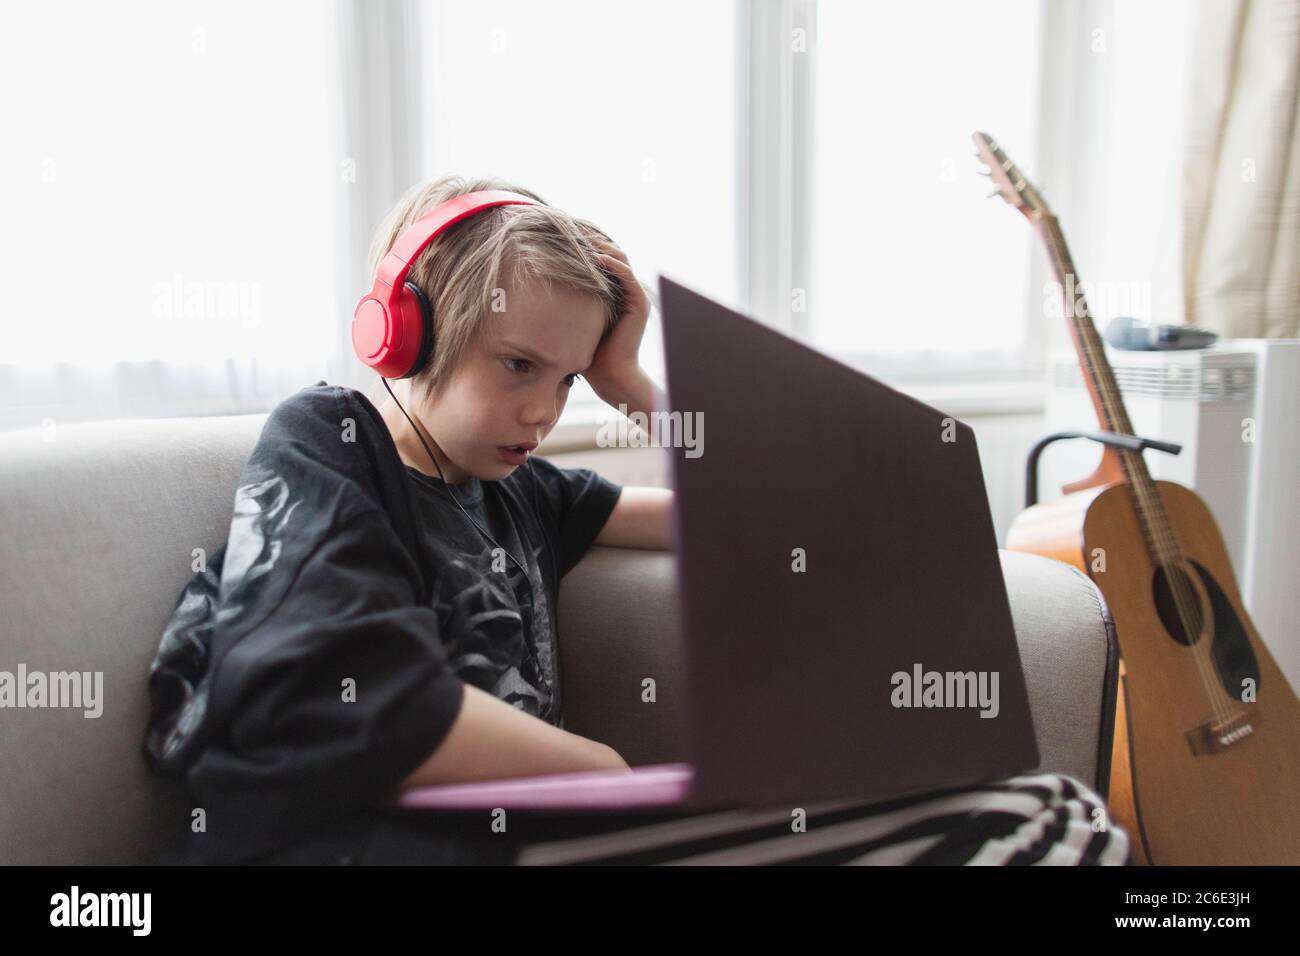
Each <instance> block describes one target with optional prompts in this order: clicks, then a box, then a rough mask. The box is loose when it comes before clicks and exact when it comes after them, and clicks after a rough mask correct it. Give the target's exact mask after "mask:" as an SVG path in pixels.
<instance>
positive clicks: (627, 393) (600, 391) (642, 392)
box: [593, 368, 668, 416]
mask: <svg viewBox="0 0 1300 956" xmlns="http://www.w3.org/2000/svg"><path fill="white" fill-rule="evenodd" d="M593 390H594V391H595V392H596V395H597V396H598V397H599V398H600V400H601V401H603V402H604V403H605V404H607V405H610V406H612V407H613V408H619V406H623V409H622V410H624V414H627V415H632V414H634V413H636V412H641V413H642V414H644V415H646V416H649V414H650V413H651V412H663V411H667V410H668V396H667V394H666V393H665V392H664V390H663V389H661V388H660V387H659V386H658V385H656V384H655V383H654V380H653V379H651V378H650V376H649V375H647V374H646V373H645V372H644V370H642V369H640V368H637V369H636V371H635V372H632V373H630V374H629V375H628V377H627V378H625V379H620V380H617V381H612V382H604V383H601V384H600V387H599V388H596V387H595V386H594V385H593Z"/></svg>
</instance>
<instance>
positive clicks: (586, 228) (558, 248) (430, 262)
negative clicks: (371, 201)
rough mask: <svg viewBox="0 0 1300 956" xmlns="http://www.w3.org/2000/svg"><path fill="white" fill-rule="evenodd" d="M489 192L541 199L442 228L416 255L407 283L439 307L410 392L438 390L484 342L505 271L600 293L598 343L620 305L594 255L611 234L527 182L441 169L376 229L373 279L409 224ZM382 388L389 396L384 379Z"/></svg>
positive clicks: (612, 280) (616, 287)
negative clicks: (598, 241) (429, 350)
mask: <svg viewBox="0 0 1300 956" xmlns="http://www.w3.org/2000/svg"><path fill="white" fill-rule="evenodd" d="M484 189H504V190H509V191H510V192H516V193H522V194H523V195H525V196H527V197H529V198H530V199H535V200H537V202H538V203H540V205H537V206H523V205H514V206H495V207H493V208H491V209H486V210H483V211H482V212H479V213H475V214H474V215H473V216H470V217H468V218H466V219H462V220H461V221H460V222H458V223H456V224H455V225H454V226H450V227H449V228H447V229H444V230H443V231H442V233H440V234H439V235H438V237H437V238H435V239H434V240H433V242H431V243H429V245H427V246H426V247H425V248H424V250H423V251H422V252H421V253H420V254H419V255H418V256H416V258H415V260H414V262H412V264H411V270H410V272H409V273H408V274H407V277H406V278H407V281H408V282H413V283H415V284H416V285H417V286H419V288H420V290H421V291H422V292H424V294H425V296H426V297H427V298H428V300H429V304H430V306H431V307H432V310H433V325H434V329H433V331H434V346H433V357H432V360H431V361H430V362H428V364H427V365H426V367H425V368H423V369H421V370H420V371H419V372H418V373H416V374H415V375H414V376H412V380H411V393H412V396H413V397H418V398H421V399H427V398H428V397H429V396H431V395H434V394H436V393H437V392H438V391H439V389H441V387H442V386H443V385H444V384H445V383H446V381H447V380H448V379H449V378H450V376H451V374H452V372H453V371H454V370H455V369H456V368H457V367H458V366H459V365H460V362H461V360H462V358H463V357H464V356H465V353H466V352H467V351H468V350H469V349H470V348H471V347H472V346H473V345H474V344H475V343H476V342H477V341H478V337H479V335H480V334H481V333H482V331H483V329H484V326H485V324H486V319H487V316H488V315H489V313H490V312H491V306H492V303H493V297H494V295H495V293H496V290H498V289H500V288H502V287H503V286H504V283H505V281H506V279H507V278H511V279H515V280H519V279H532V280H535V281H538V282H540V283H542V284H543V285H544V286H546V287H550V286H551V284H552V283H554V284H555V285H558V286H560V287H562V288H565V289H568V290H571V291H574V292H578V293H584V292H585V293H589V294H591V295H592V296H595V297H596V298H597V299H598V300H599V301H600V303H601V305H602V306H603V307H604V312H605V327H604V330H603V331H602V333H601V338H602V340H603V339H604V337H605V336H606V335H608V334H609V332H610V330H611V329H612V328H613V327H614V325H615V323H616V322H617V321H618V318H619V316H620V315H621V314H622V311H623V291H622V286H621V285H620V283H619V282H618V280H617V278H616V277H615V276H614V275H613V273H612V272H610V271H609V270H608V268H607V267H605V266H604V265H603V264H602V263H601V261H600V260H599V259H597V258H596V255H597V253H598V252H599V251H600V250H598V249H597V247H596V246H595V245H594V244H593V242H592V240H593V238H594V237H600V238H602V239H604V240H605V241H607V242H610V241H612V240H610V239H609V237H608V236H606V235H605V233H604V232H602V231H601V230H600V229H598V228H596V226H594V225H592V224H591V223H589V222H587V221H585V220H582V219H577V218H575V217H573V216H570V215H569V214H568V213H566V212H563V211H562V210H560V209H557V208H555V207H554V206H550V205H547V204H546V203H545V201H544V200H543V199H542V198H541V197H540V196H538V195H537V194H536V193H533V192H531V191H529V190H527V189H524V188H522V187H521V186H516V185H514V184H512V183H508V182H506V181H504V180H502V179H498V178H495V177H493V178H486V179H465V178H462V177H460V176H444V177H443V178H441V179H438V180H435V181H433V182H430V183H427V184H423V185H417V186H415V187H414V188H412V189H411V190H409V191H408V192H407V193H406V195H405V196H403V197H402V198H401V200H399V201H398V203H397V205H396V206H394V207H393V209H392V210H391V211H390V212H389V213H388V215H387V216H385V217H384V220H383V222H381V223H380V225H379V227H378V229H377V230H376V231H375V237H374V241H373V242H372V243H371V246H370V258H369V266H368V270H369V274H370V277H371V281H373V280H374V276H375V273H376V271H377V269H378V267H379V263H380V261H381V260H382V259H383V257H384V256H385V255H386V254H387V252H388V250H389V249H391V248H392V245H393V243H394V242H395V241H396V240H397V237H398V236H399V235H400V234H401V233H402V231H403V230H404V229H406V228H407V227H408V226H410V225H411V224H412V223H413V222H415V221H416V220H417V219H419V218H420V217H421V216H423V215H425V214H426V213H428V212H429V211H430V210H432V209H433V208H434V207H436V206H438V205H439V204H440V203H444V202H446V201H447V200H449V199H454V198H455V197H456V196H461V195H464V194H465V193H469V192H477V191H479V190H484ZM375 384H376V385H377V386H379V392H378V393H377V394H383V388H382V382H378V381H377V382H376V383H375Z"/></svg>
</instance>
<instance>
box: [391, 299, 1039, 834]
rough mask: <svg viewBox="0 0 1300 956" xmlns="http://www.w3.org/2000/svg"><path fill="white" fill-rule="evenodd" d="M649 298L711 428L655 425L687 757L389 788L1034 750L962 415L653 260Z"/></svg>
mask: <svg viewBox="0 0 1300 956" xmlns="http://www.w3.org/2000/svg"><path fill="white" fill-rule="evenodd" d="M659 299H660V311H661V314H662V320H663V342H664V358H665V363H666V379H667V381H666V384H665V390H666V392H667V395H668V400H669V404H670V407H671V409H672V410H673V411H675V412H680V413H682V415H690V416H694V421H695V422H696V423H697V424H698V423H701V422H707V425H708V428H707V430H704V431H701V430H700V429H699V428H697V429H696V431H695V433H694V434H695V435H696V440H695V441H693V442H692V441H690V440H689V439H687V438H686V437H685V436H688V435H689V434H690V433H688V432H686V431H685V430H684V429H681V428H678V429H677V430H676V431H675V432H671V433H670V432H669V431H668V430H667V429H661V430H660V432H659V433H658V437H659V438H660V440H662V441H665V442H668V443H669V444H676V445H678V446H680V447H666V448H665V453H666V454H668V455H669V457H670V459H671V461H672V469H671V470H672V480H673V487H674V489H675V495H674V498H675V503H674V507H675V513H674V543H675V551H676V565H677V587H678V599H679V602H680V603H679V613H680V623H681V631H680V633H681V635H682V641H683V644H682V662H683V666H684V674H685V681H684V685H685V686H684V690H685V694H686V700H685V708H684V718H685V738H684V754H683V756H684V758H685V759H683V760H682V761H681V762H675V763H661V764H654V765H649V766H639V767H634V768H632V770H631V772H629V771H627V770H616V771H609V770H598V771H585V772H577V773H564V774H550V775H544V776H532V777H521V778H515V779H505V780H491V781H478V782H472V783H460V784H444V785H440V786H434V787H424V788H420V789H413V790H408V791H405V792H403V793H402V794H400V795H399V796H398V797H397V798H395V800H394V804H395V805H396V806H399V807H403V808H408V809H421V808H423V809H431V810H473V809H491V808H496V807H502V808H505V809H517V810H551V811H581V810H593V811H597V810H635V809H637V808H645V809H647V810H649V809H661V810H666V811H674V810H676V809H681V810H695V809H699V810H705V809H725V808H736V807H742V806H755V807H761V806H775V805H778V804H783V803H788V802H791V801H800V802H801V803H803V802H809V801H814V800H830V799H837V798H856V800H858V801H862V802H867V801H871V800H874V799H877V798H878V799H879V800H882V801H883V800H887V799H892V798H897V797H903V796H907V795H910V794H914V793H919V792H924V791H929V790H941V789H949V788H954V787H960V786H963V785H968V784H974V783H978V782H980V781H984V780H991V779H997V778H1000V777H1004V776H1008V775H1011V774H1014V773H1018V772H1021V771H1025V770H1028V769H1031V768H1034V767H1036V766H1037V765H1038V763H1039V752H1038V745H1037V741H1036V738H1035V734H1034V727H1033V721H1032V719H1031V715H1030V710H1029V700H1028V694H1027V691H1026V686H1025V680H1024V675H1023V671H1022V669H1021V662H1020V654H1019V649H1018V647H1017V644H1016V637H1015V632H1014V630H1013V627H1012V620H1011V609H1010V605H1009V603H1008V600H1007V593H1006V587H1005V584H1004V581H1003V578H1002V569H1001V562H1000V560H999V557H998V545H997V539H996V535H995V532H994V528H993V520H992V517H991V515H990V513H989V505H988V496H987V494H986V492H985V487H984V478H983V474H982V472H981V469H980V462H979V452H978V448H977V447H976V443H975V435H974V433H973V431H972V430H971V428H970V427H969V426H967V425H965V424H963V423H962V422H960V421H956V420H955V419H953V418H952V417H950V416H948V415H945V414H944V413H943V412H942V411H939V410H938V409H935V408H932V407H930V406H929V405H926V404H924V403H922V402H919V401H917V400H916V399H913V398H911V397H909V396H907V395H904V394H902V393H900V392H898V391H896V390H894V389H892V388H890V387H888V386H886V385H884V384H882V383H880V382H878V381H876V380H875V379H873V378H871V377H870V376H868V375H864V374H863V373H862V372H859V371H857V370H856V369H853V368H851V367H850V366H848V365H845V364H843V363H841V362H839V361H837V360H835V359H833V358H831V357H829V356H828V355H825V354H823V353H822V352H820V351H818V350H816V349H814V348H811V347H809V346H806V345H803V344H801V343H799V342H797V341H795V340H794V339H792V338H790V337H788V336H786V335H784V334H782V333H780V332H778V331H776V330H774V329H771V328H769V327H767V326H765V325H763V324H761V323H759V322H757V321H755V320H753V319H750V318H748V317H746V316H744V315H742V314H740V313H737V312H734V311H732V310H731V309H729V308H727V307H725V306H723V305H721V304H719V303H717V302H714V301H712V300H710V299H709V298H707V297H705V296H703V295H701V294H699V293H698V292H695V291H693V290H691V289H689V288H687V286H685V285H683V284H681V283H678V282H676V281H674V280H672V279H669V278H667V277H664V276H660V278H659ZM674 435H676V436H678V437H679V438H681V439H683V440H678V441H676V442H673V441H672V438H673V436H674ZM665 436H666V437H665ZM701 438H703V439H705V440H703V441H700V440H699V439H701ZM692 445H693V446H694V447H689V446H692Z"/></svg>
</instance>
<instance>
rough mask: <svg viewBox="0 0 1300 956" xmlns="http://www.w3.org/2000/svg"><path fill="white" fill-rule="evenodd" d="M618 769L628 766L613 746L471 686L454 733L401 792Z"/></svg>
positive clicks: (411, 776) (466, 688)
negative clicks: (549, 774)
mask: <svg viewBox="0 0 1300 956" xmlns="http://www.w3.org/2000/svg"><path fill="white" fill-rule="evenodd" d="M613 769H628V765H627V762H626V761H625V760H623V758H622V757H620V756H619V755H618V753H617V752H616V751H615V750H614V749H613V748H612V747H609V746H608V745H606V744H602V743H600V742H599V741H595V740H591V739H589V738H587V737H582V736H580V735H578V734H572V733H569V732H568V731H566V730H561V729H560V728H558V727H555V726H552V725H551V724H548V723H546V722H545V721H543V720H538V719H537V718H536V717H534V716H532V715H531V714H526V713H524V712H523V711H522V710H519V709H518V708H517V707H512V706H511V705H509V704H507V703H506V702H505V701H503V700H501V699H499V698H497V697H494V696H493V695H492V694H489V693H487V692H486V691H483V690H480V689H479V688H477V687H474V686H473V685H470V684H466V685H465V696H464V699H463V701H462V703H461V708H460V713H459V714H458V715H457V717H456V720H455V722H454V723H453V724H452V726H451V730H450V731H449V732H448V733H447V736H446V737H445V738H444V739H443V741H442V743H441V744H439V746H438V747H437V749H435V750H434V752H433V753H432V754H430V755H429V756H428V758H426V759H425V761H424V762H423V763H422V764H420V766H419V767H417V768H416V769H415V771H414V772H412V773H411V775H410V776H409V777H407V778H406V779H405V780H403V781H402V782H401V784H399V785H398V789H399V790H407V789H410V788H412V787H431V786H436V785H438V784H444V783H469V782H470V781H474V780H500V779H504V778H507V777H532V776H537V775H540V774H548V773H569V772H573V771H579V770H613Z"/></svg>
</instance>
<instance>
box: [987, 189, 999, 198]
mask: <svg viewBox="0 0 1300 956" xmlns="http://www.w3.org/2000/svg"><path fill="white" fill-rule="evenodd" d="M1001 195H1002V190H1001V189H995V190H993V192H991V193H989V194H988V195H987V196H985V197H984V198H985V199H992V198H993V197H994V196H1001Z"/></svg>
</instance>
